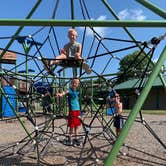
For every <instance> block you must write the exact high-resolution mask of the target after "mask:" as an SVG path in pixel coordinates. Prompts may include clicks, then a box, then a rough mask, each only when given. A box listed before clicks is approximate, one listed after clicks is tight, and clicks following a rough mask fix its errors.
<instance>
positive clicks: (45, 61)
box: [41, 58, 50, 70]
mask: <svg viewBox="0 0 166 166" xmlns="http://www.w3.org/2000/svg"><path fill="white" fill-rule="evenodd" d="M41 61H42V62H43V64H44V66H45V68H46V70H49V68H50V61H49V60H48V59H46V58H42V59H41Z"/></svg>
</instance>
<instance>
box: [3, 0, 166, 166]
mask: <svg viewBox="0 0 166 166" xmlns="http://www.w3.org/2000/svg"><path fill="white" fill-rule="evenodd" d="M101 2H102V3H103V4H104V5H105V7H106V8H107V9H108V11H110V13H111V14H112V15H113V16H114V17H115V20H114V21H91V20H90V19H89V20H88V21H87V20H86V21H82V20H80V21H79V20H74V19H75V18H74V4H72V3H73V1H71V17H72V19H71V20H70V21H68V20H65V21H61V20H56V19H55V20H31V19H30V17H31V15H32V13H33V12H34V11H35V10H36V9H37V7H38V5H39V4H40V3H41V1H38V2H37V3H36V4H35V6H34V8H33V9H32V11H31V12H30V14H29V15H28V16H27V18H26V19H25V20H18V21H17V20H8V22H5V21H4V20H3V21H2V20H1V21H0V25H3V24H4V25H6V24H7V25H9V26H14V25H19V26H35V27H36V26H43V27H42V28H40V29H38V30H37V31H35V32H33V33H31V35H24V36H21V35H20V31H21V29H22V28H21V27H20V28H18V30H17V31H16V33H15V34H14V35H12V36H11V40H10V41H9V43H8V45H7V47H6V48H4V49H3V51H2V53H1V63H4V61H3V57H4V55H6V50H8V51H9V52H14V53H16V54H17V55H19V56H21V57H22V61H20V60H19V61H18V62H17V63H16V61H15V60H16V59H14V63H13V62H12V65H13V66H14V67H12V68H11V69H8V68H3V67H1V71H2V72H1V79H3V80H5V81H6V82H7V84H8V85H10V86H11V87H12V88H13V89H14V90H15V92H16V94H15V99H16V106H13V104H12V103H11V101H10V98H9V97H8V95H9V94H7V95H6V92H5V91H4V89H3V88H2V87H1V96H2V95H3V97H4V98H5V99H6V101H7V103H8V105H9V107H10V109H11V110H13V112H14V115H15V117H16V119H18V121H19V122H20V124H21V125H22V127H23V129H24V131H25V133H26V134H27V136H26V137H25V138H23V139H21V140H19V141H18V142H16V143H15V144H13V145H10V146H9V147H7V148H6V147H5V148H4V149H2V150H1V151H0V152H1V153H2V152H4V151H6V149H7V150H8V149H10V148H14V149H15V148H16V149H17V151H16V152H14V153H18V154H24V153H26V152H24V150H25V149H26V147H27V146H29V144H32V145H33V146H34V147H35V150H36V158H37V163H38V165H40V164H41V158H42V157H41V155H42V153H43V152H44V150H45V149H46V147H47V145H48V144H49V143H50V142H51V139H53V140H56V141H57V142H58V139H59V138H60V137H62V136H63V137H65V134H66V132H65V131H64V129H63V130H62V131H60V132H58V133H57V132H56V131H55V128H56V127H55V124H56V121H58V119H59V118H62V119H65V118H66V115H67V103H66V98H63V99H62V100H61V101H59V100H57V99H56V98H54V94H55V93H56V92H57V91H61V90H64V89H66V88H67V87H68V84H69V81H70V79H71V78H73V77H76V76H77V77H79V78H80V79H81V83H82V85H81V86H82V89H81V91H82V94H83V95H82V100H83V101H84V105H82V107H83V109H82V110H86V116H88V115H89V112H90V113H91V116H92V119H91V120H90V122H89V123H88V122H86V116H85V117H84V118H83V120H82V125H83V133H82V136H83V137H84V139H83V146H82V147H81V152H80V157H79V159H80V161H82V160H81V159H82V158H83V154H84V150H85V146H86V145H87V142H88V143H89V145H90V147H91V149H92V151H93V155H94V156H95V158H96V160H95V164H96V163H97V162H98V160H99V157H98V155H97V153H96V151H95V147H94V145H93V143H92V140H93V137H92V138H91V131H93V125H94V121H95V120H96V119H98V121H99V122H100V127H101V128H102V129H103V131H102V132H101V133H104V134H106V135H107V136H105V139H106V140H107V141H108V142H109V143H110V146H111V151H110V153H109V154H108V156H107V157H106V159H105V165H112V164H113V161H114V160H115V158H116V156H117V154H118V152H119V151H120V148H121V147H122V146H123V143H124V139H125V138H126V136H127V134H128V131H129V129H130V127H131V126H132V124H133V123H134V121H138V122H140V123H142V124H144V125H145V127H146V128H147V129H148V131H150V132H151V133H152V135H153V136H154V137H155V138H156V140H157V141H158V142H159V143H160V144H161V145H162V147H163V148H164V149H165V148H166V145H165V144H164V143H163V141H162V140H161V139H160V138H159V137H158V136H157V134H156V133H154V132H153V130H152V129H151V127H150V126H149V125H148V124H147V123H146V121H145V120H144V119H143V118H142V113H141V106H142V105H143V103H144V101H145V99H146V96H147V94H148V92H149V90H150V88H151V87H152V83H153V82H154V80H155V78H156V77H157V75H158V74H159V72H160V68H161V66H162V65H163V63H164V61H165V57H166V55H165V53H166V50H165V48H164V49H163V51H162V52H161V55H160V57H159V60H158V62H157V63H156V64H153V65H154V70H153V71H152V73H151V74H150V75H149V79H148V81H147V82H146V85H145V87H144V88H143V89H141V88H140V89H138V90H139V95H138V100H137V102H136V104H135V106H134V108H133V109H132V111H131V112H130V114H129V116H128V117H126V123H125V126H124V128H123V130H122V132H121V134H120V136H119V137H118V138H117V140H116V142H115V144H114V146H113V145H112V143H111V142H110V140H112V141H113V140H114V139H115V138H116V136H115V134H114V132H113V131H112V129H111V125H112V123H113V118H111V120H109V121H107V120H106V119H105V118H104V116H103V115H104V114H103V112H104V102H101V103H100V104H96V103H95V102H94V99H93V98H94V96H93V89H92V88H93V87H94V85H93V78H95V79H96V78H98V79H100V80H101V82H100V81H99V83H98V85H97V86H98V87H99V88H100V87H102V86H105V87H107V89H106V90H108V89H109V88H114V87H115V86H116V77H112V73H106V71H109V70H108V69H109V68H110V66H111V64H113V63H118V62H119V61H120V59H121V58H120V57H119V56H117V54H116V53H121V52H122V51H125V50H130V49H133V48H134V49H135V48H137V49H138V48H139V49H140V52H141V53H142V52H144V53H145V57H149V55H151V54H152V56H153V53H154V52H155V49H156V48H157V46H158V45H159V44H160V42H162V41H164V40H165V36H166V34H162V35H159V36H157V37H155V39H156V40H152V38H150V39H148V40H147V41H144V42H140V41H136V40H135V39H134V37H133V36H132V35H131V34H130V32H129V31H128V29H127V28H126V27H130V26H131V27H137V26H140V27H146V26H147V27H148V26H149V27H153V26H154V27H158V26H162V27H165V24H164V23H165V22H164V21H163V22H160V23H159V22H152V24H150V25H149V24H148V22H146V21H142V22H140V23H139V24H138V23H137V22H134V21H133V22H132V21H128V22H127V21H126V22H124V21H120V20H119V21H118V22H117V21H116V20H118V18H117V16H116V15H115V13H114V12H113V11H112V9H111V7H110V6H109V4H108V3H107V2H106V1H104V0H102V1H101ZM137 2H138V3H141V4H142V5H144V6H146V7H148V8H149V9H150V10H152V11H153V12H155V13H156V14H158V15H159V16H161V17H163V18H165V15H163V11H162V10H160V9H158V8H155V7H154V6H153V4H150V3H148V2H144V1H139V0H138V1H137ZM82 5H83V4H82ZM84 5H85V4H84ZM84 5H83V6H84ZM57 6H58V1H57V2H56V4H55V10H56V8H57ZM83 6H82V10H83V11H84V10H85V6H84V7H83ZM85 11H86V10H85ZM85 11H84V12H85ZM85 13H86V12H85ZM85 13H84V14H85ZM86 14H87V15H88V13H86ZM54 17H55V11H54V13H53V16H52V18H54ZM84 19H86V18H84ZM61 26H72V27H77V26H82V27H90V30H91V31H92V32H93V40H92V42H91V44H90V46H89V49H88V50H90V51H89V53H88V55H87V57H86V60H87V61H88V64H89V65H90V67H91V69H92V75H90V76H89V75H87V74H86V73H85V72H84V71H83V70H82V68H81V66H79V65H77V64H76V65H73V64H71V63H73V62H72V61H71V62H66V61H64V63H63V65H62V66H58V68H56V69H55V71H54V75H50V74H49V72H48V71H47V70H46V69H45V68H44V64H43V62H42V58H47V59H54V58H56V56H55V57H54V56H51V55H50V57H49V55H48V57H45V56H44V54H43V50H44V49H46V47H45V46H47V47H48V45H49V48H50V50H52V52H53V53H52V55H58V53H59V48H60V47H59V44H58V37H57V35H56V34H57V33H56V32H60V29H61ZM96 26H97V27H122V28H123V29H124V30H125V31H126V32H127V34H128V35H129V37H130V38H131V40H129V39H128V40H124V39H123V40H122V39H118V38H112V37H107V38H104V37H102V36H100V35H99V34H98V33H97V32H96V31H95V29H94V28H93V27H96ZM45 29H47V35H46V36H45V38H44V39H43V40H42V41H41V40H38V35H39V34H40V33H42V32H44V30H45ZM86 33H87V30H86V28H85V29H84V35H82V44H83V51H84V50H85V48H86V46H85V43H86V38H85V34H86ZM52 36H53V37H52ZM7 38H8V37H7ZM52 38H53V39H54V42H55V43H56V44H55V43H51V40H53V39H52ZM3 40H5V38H3ZM116 41H118V42H120V43H121V44H120V47H119V49H117V50H114V49H113V48H111V49H110V48H109V47H107V44H106V43H107V42H111V43H112V45H114V43H116ZM13 42H16V43H17V44H19V45H21V46H22V48H23V50H24V52H19V51H18V50H15V51H13V50H10V48H9V47H10V46H11V45H12V44H13ZM124 43H125V44H124ZM53 44H54V47H56V48H55V50H54V49H53V48H52V45H53ZM123 44H124V48H122V46H121V45H123ZM54 51H56V53H55V52H54ZM83 54H84V52H83ZM106 55H109V57H108V56H107V60H106V61H104V62H103V63H104V64H105V65H104V66H102V69H101V68H100V71H101V72H98V70H96V68H95V64H97V65H98V64H99V62H100V60H101V59H100V58H101V57H103V56H104V57H105V56H106ZM138 56H139V55H138ZM6 62H9V61H6V60H5V63H6ZM149 63H153V62H152V57H149ZM20 67H24V68H25V71H24V72H20V71H18V69H19V68H20ZM29 67H30V68H32V67H34V70H35V72H34V73H33V70H30V68H29ZM132 67H133V66H132V64H129V67H128V70H127V71H126V73H127V72H130V70H131V68H132ZM147 69H148V67H147V68H146V69H145V70H147ZM31 72H32V73H31ZM68 72H69V73H68ZM126 73H125V72H124V73H122V76H123V77H124V76H125V74H126ZM159 75H160V78H161V79H162V80H163V77H162V75H161V74H159ZM6 76H10V77H11V79H12V80H14V82H15V83H14V84H11V82H10V81H9V80H8V79H7V77H6ZM113 76H114V75H113ZM107 77H108V78H107ZM143 78H144V75H142V77H140V79H143ZM84 80H88V81H89V80H90V81H92V83H89V84H88V83H87V82H86V81H84ZM90 81H89V82H90ZM19 82H24V83H25V84H24V85H25V86H24V87H23V88H22V90H21V88H20V87H19ZM22 85H23V84H22ZM87 86H90V87H91V88H90V92H88V95H86V93H87V92H86V90H87V89H88V88H86V87H87ZM163 86H164V87H165V81H164V80H163ZM84 87H85V88H84ZM140 87H142V86H141V85H140ZM23 89H24V90H23ZM85 89H86V90H85ZM89 94H90V96H89ZM87 97H89V98H87ZM18 101H19V102H20V103H21V105H22V106H23V108H25V110H26V114H25V117H26V118H27V119H28V120H29V122H30V123H31V124H32V126H33V128H34V130H32V131H31V130H30V132H29V128H27V127H26V126H25V125H24V123H23V121H22V119H21V116H20V115H19V113H18ZM40 103H41V104H42V105H41V106H40ZM42 107H43V108H42ZM43 109H44V110H43ZM41 110H43V111H42V112H40V111H41ZM2 111H3V110H2ZM2 111H1V112H2ZM138 113H139V114H140V117H139V120H138V119H137V118H136V116H137V114H138ZM39 114H41V115H42V116H43V117H44V118H43V119H44V120H43V121H42V122H40V123H39V122H38V121H37V118H38V115H39ZM45 115H46V116H45ZM2 119H3V118H2ZM59 128H60V127H59ZM101 133H96V134H99V135H101ZM96 138H97V136H94V139H96ZM43 140H44V141H43ZM120 152H121V151H120ZM24 155H25V154H24ZM122 155H123V152H122ZM83 163H84V161H83ZM81 164H82V163H79V165H81Z"/></svg>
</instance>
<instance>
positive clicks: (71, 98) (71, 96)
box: [68, 88, 80, 110]
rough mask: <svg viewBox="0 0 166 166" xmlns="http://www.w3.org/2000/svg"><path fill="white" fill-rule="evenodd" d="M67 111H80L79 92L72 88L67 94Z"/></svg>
mask: <svg viewBox="0 0 166 166" xmlns="http://www.w3.org/2000/svg"><path fill="white" fill-rule="evenodd" d="M68 103H69V110H80V104H79V92H78V91H77V90H74V89H72V88H70V89H69V92H68Z"/></svg>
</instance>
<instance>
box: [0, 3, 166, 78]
mask: <svg viewBox="0 0 166 166" xmlns="http://www.w3.org/2000/svg"><path fill="white" fill-rule="evenodd" d="M58 2H59V3H58ZM80 2H81V3H80ZM107 2H108V4H109V5H110V6H111V8H112V9H113V11H114V13H116V15H117V16H118V17H119V19H120V20H138V21H143V20H161V21H162V20H164V19H163V18H161V17H160V16H158V15H157V14H155V13H154V12H152V11H151V10H149V9H147V8H146V7H144V6H143V5H141V4H140V3H138V2H137V1H136V0H107ZM149 2H150V3H152V4H154V5H155V6H157V7H159V8H160V9H161V10H165V11H166V3H165V0H149ZM36 3H37V0H24V1H23V0H13V1H12V3H11V0H5V1H4V0H1V10H0V18H1V19H25V18H26V17H27V15H28V14H29V12H30V11H31V9H32V8H33V7H34V5H35V4H36ZM54 11H55V13H54ZM52 18H53V19H57V20H70V19H71V7H70V1H69V0H60V1H55V0H42V1H41V3H40V5H39V6H38V8H37V9H36V10H35V12H34V13H33V15H32V17H31V19H40V20H42V19H52ZM74 19H76V20H85V19H87V20H88V19H91V20H101V21H102V20H115V18H114V17H113V16H112V14H111V13H110V11H109V10H108V9H107V8H106V6H104V4H103V3H102V1H100V0H84V1H83V0H82V1H80V0H74ZM18 28H19V27H18V26H0V48H2V49H4V48H5V47H6V45H7V44H8V43H9V41H10V40H11V38H12V36H14V34H15V32H16V31H17V29H18ZM69 28H71V27H54V30H53V29H50V27H33V26H29V27H24V28H23V29H22V30H21V32H20V33H19V35H18V36H27V38H26V39H27V40H34V41H35V42H38V43H41V44H42V47H41V48H40V50H38V48H37V47H38V46H37V47H36V46H32V48H31V49H30V51H29V53H28V57H30V56H34V58H32V59H30V60H29V61H28V68H29V69H34V71H35V72H34V73H35V74H38V73H41V70H42V69H43V64H42V62H41V60H40V58H41V57H46V58H54V57H55V56H57V55H58V54H59V49H60V48H63V46H64V44H66V43H67V42H68V38H67V32H68V29H69ZM75 28H76V30H77V31H78V39H77V41H78V42H80V43H81V44H82V46H83V50H82V56H83V58H84V59H87V63H88V64H89V66H91V67H92V69H93V72H92V73H91V75H86V74H84V75H83V76H96V75H103V74H112V73H116V72H118V68H119V61H120V60H121V59H122V58H123V57H124V56H125V55H128V54H131V53H133V52H134V51H135V50H138V48H137V47H136V48H134V49H128V50H126V51H120V52H117V53H113V54H108V52H112V51H114V50H119V49H122V48H126V47H129V46H133V45H134V43H126V42H120V41H113V40H110V39H111V38H114V39H121V40H131V38H130V37H129V36H128V34H127V33H126V32H125V31H124V29H123V28H121V27H93V28H94V30H95V32H96V35H95V34H94V33H93V31H92V30H91V29H90V28H85V27H75ZM85 29H86V31H85ZM128 31H129V32H130V33H131V34H132V35H133V36H134V38H135V40H136V41H141V42H144V41H150V40H151V39H152V38H153V37H160V36H162V35H164V34H165V33H166V28H152V27H151V28H143V27H132V28H128ZM84 32H85V36H84ZM98 36H100V37H98ZM29 37H31V38H29ZM48 38H49V40H47V41H46V42H45V43H44V41H45V40H46V39H48ZM105 38H106V39H105ZM103 39H104V40H103ZM100 41H101V43H102V44H101V43H100ZM93 42H94V43H93ZM165 43H166V37H165V40H163V41H161V42H160V44H159V45H158V47H157V48H156V51H155V54H154V56H153V61H157V59H158V58H159V56H160V54H161V52H162V50H163V48H164V46H165ZM9 50H11V51H15V52H18V53H23V54H24V53H25V51H24V48H23V46H22V44H20V43H19V42H18V40H15V41H14V42H13V43H12V45H11V46H10V48H9ZM101 54H106V55H103V56H98V57H96V58H89V57H94V56H95V55H101ZM29 55H30V56H29ZM25 57H26V56H25V55H21V54H17V65H16V66H13V65H3V68H7V69H9V68H10V69H12V70H13V71H14V70H17V71H20V70H24V69H25V68H26V65H25V62H26V59H25ZM21 63H22V64H21ZM60 68H61V67H58V68H57V69H56V70H55V73H56V74H57V71H59V69H60ZM45 72H46V71H44V72H43V73H42V74H44V73H45ZM71 72H72V69H71V68H67V69H65V74H66V75H65V77H71V75H72V74H71Z"/></svg>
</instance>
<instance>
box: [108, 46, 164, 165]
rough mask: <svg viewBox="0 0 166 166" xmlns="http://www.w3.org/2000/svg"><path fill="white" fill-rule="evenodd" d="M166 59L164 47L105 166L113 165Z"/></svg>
mask: <svg viewBox="0 0 166 166" xmlns="http://www.w3.org/2000/svg"><path fill="white" fill-rule="evenodd" d="M165 59H166V47H165V48H164V50H163V51H162V53H161V56H160V58H159V60H158V62H157V64H156V65H155V67H154V69H153V71H152V74H151V75H150V77H149V79H148V81H147V83H146V85H145V87H144V88H143V90H142V92H141V94H140V96H139V98H138V100H137V102H136V104H135V105H134V107H133V109H132V111H131V112H130V114H129V117H128V119H127V121H126V123H125V125H124V127H123V129H122V131H121V133H120V135H119V137H118V138H117V141H116V142H115V144H114V146H113V148H112V150H111V151H110V153H109V155H108V157H107V159H106V160H105V166H112V165H113V161H114V160H115V158H116V156H117V154H118V152H119V149H120V147H121V146H122V144H123V142H124V140H125V138H126V136H127V134H128V132H129V129H130V128H131V126H132V124H133V122H134V120H135V118H136V116H137V114H138V112H139V111H140V109H141V107H142V105H143V104H144V101H145V99H146V97H147V95H148V93H149V91H150V89H151V87H152V85H153V82H154V81H155V79H156V77H157V75H158V73H159V72H160V69H161V66H162V65H163V63H164V61H165Z"/></svg>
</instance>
